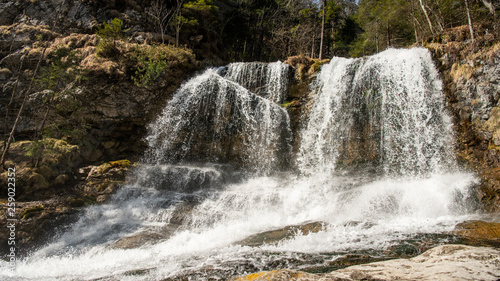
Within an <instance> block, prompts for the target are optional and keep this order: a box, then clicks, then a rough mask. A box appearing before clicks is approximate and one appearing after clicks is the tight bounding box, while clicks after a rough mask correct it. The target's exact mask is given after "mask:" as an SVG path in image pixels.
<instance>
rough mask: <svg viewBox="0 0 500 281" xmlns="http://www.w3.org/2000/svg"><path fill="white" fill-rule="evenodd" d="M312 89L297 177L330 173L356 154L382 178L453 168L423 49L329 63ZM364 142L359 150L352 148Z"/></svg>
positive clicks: (437, 91)
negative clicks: (381, 173)
mask: <svg viewBox="0 0 500 281" xmlns="http://www.w3.org/2000/svg"><path fill="white" fill-rule="evenodd" d="M314 86H315V91H316V93H317V96H316V97H315V99H314V101H313V104H312V109H311V113H310V117H309V120H308V123H307V127H306V129H305V130H303V132H302V137H301V142H302V145H301V150H300V157H299V162H300V167H301V170H302V171H304V172H308V173H314V172H315V171H317V170H318V169H320V170H322V172H326V173H327V172H331V171H334V170H335V169H336V168H337V166H338V164H339V161H340V162H341V161H345V160H346V158H355V156H356V155H357V154H361V156H362V157H365V158H366V156H367V155H368V157H369V158H372V161H374V162H375V164H376V165H378V166H379V167H380V168H381V170H382V171H384V173H385V174H394V175H423V174H426V173H432V172H440V171H441V172H445V171H447V170H450V169H452V168H454V167H453V166H454V165H455V162H454V159H453V144H454V140H453V135H452V127H451V126H452V123H451V120H450V118H449V117H448V115H447V112H446V109H445V101H444V95H443V93H442V83H441V80H440V79H439V74H438V72H437V71H436V69H435V67H434V64H433V62H432V59H431V56H430V53H429V52H428V51H427V50H426V49H411V50H395V49H390V50H387V51H385V52H383V53H381V54H378V55H375V56H372V57H369V58H367V59H345V58H333V59H332V61H331V62H330V63H329V64H328V65H326V66H324V67H323V69H322V71H321V73H320V75H319V77H318V79H317V81H316V84H315V85H314ZM364 141H366V142H367V145H366V146H365V147H357V146H355V145H354V147H353V143H356V142H358V143H362V142H364ZM353 149H354V150H357V149H359V150H361V149H362V152H360V153H359V152H357V151H352V150H353Z"/></svg>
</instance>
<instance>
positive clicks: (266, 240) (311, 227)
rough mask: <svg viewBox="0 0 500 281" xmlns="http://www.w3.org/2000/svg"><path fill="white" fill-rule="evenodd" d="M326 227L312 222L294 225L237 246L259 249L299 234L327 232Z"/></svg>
mask: <svg viewBox="0 0 500 281" xmlns="http://www.w3.org/2000/svg"><path fill="white" fill-rule="evenodd" d="M325 229H326V226H325V223H323V222H311V223H306V224H302V225H292V226H287V227H284V228H280V229H276V230H271V231H265V232H261V233H257V234H255V235H252V236H250V237H248V238H246V239H244V240H242V241H240V242H238V243H237V244H240V245H246V246H252V247H258V246H261V245H263V244H271V243H277V242H279V241H281V240H283V239H287V238H291V237H293V236H295V235H296V234H297V232H300V233H302V234H303V235H307V234H309V233H317V232H320V231H322V230H325Z"/></svg>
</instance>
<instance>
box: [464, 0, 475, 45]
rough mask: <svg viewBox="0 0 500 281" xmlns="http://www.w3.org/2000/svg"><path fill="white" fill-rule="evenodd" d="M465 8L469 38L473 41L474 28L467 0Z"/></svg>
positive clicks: (467, 0)
mask: <svg viewBox="0 0 500 281" xmlns="http://www.w3.org/2000/svg"><path fill="white" fill-rule="evenodd" d="M465 9H466V10H467V19H468V20H469V31H470V38H471V40H472V42H474V29H473V28H472V19H471V16H470V9H469V0H465Z"/></svg>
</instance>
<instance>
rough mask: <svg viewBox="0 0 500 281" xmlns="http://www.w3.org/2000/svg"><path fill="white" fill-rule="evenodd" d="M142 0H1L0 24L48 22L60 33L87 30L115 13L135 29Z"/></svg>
mask: <svg viewBox="0 0 500 281" xmlns="http://www.w3.org/2000/svg"><path fill="white" fill-rule="evenodd" d="M100 2H101V3H100ZM141 2H142V1H86V0H70V1H63V0H50V1H29V0H16V1H6V0H3V1H0V14H2V18H1V19H0V25H10V24H12V23H14V22H18V23H25V24H28V25H48V26H52V27H53V28H54V31H57V32H61V33H66V34H69V33H72V32H78V33H90V32H92V31H93V29H94V28H96V26H97V25H99V24H100V23H102V22H103V21H106V20H109V19H112V18H114V17H118V18H123V19H127V20H128V21H129V22H130V24H131V25H132V26H133V28H134V29H135V30H134V31H137V30H138V29H140V24H141V21H142V22H144V21H146V18H145V17H144V15H143V14H142V12H143V8H142V6H141V4H142V3H141Z"/></svg>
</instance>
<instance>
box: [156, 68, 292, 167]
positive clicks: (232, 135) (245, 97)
mask: <svg viewBox="0 0 500 281" xmlns="http://www.w3.org/2000/svg"><path fill="white" fill-rule="evenodd" d="M289 123H290V121H289V117H288V114H287V113H286V111H285V110H284V109H283V108H281V107H279V106H278V105H276V104H274V103H272V102H271V101H269V100H267V99H264V98H261V97H259V96H257V95H255V94H253V93H251V92H249V91H248V90H246V89H245V88H243V87H242V86H240V85H238V84H236V83H234V82H231V81H229V80H227V79H224V78H222V77H221V76H219V75H218V74H217V73H216V72H215V71H213V70H207V71H206V72H205V73H203V74H202V75H199V76H197V77H196V78H193V79H192V80H190V81H189V82H187V83H186V84H184V85H183V86H182V87H181V89H179V90H178V91H177V93H176V94H175V96H174V98H173V100H172V101H170V102H169V104H168V105H167V107H166V108H165V110H164V111H163V113H162V114H161V116H160V117H159V118H158V119H157V120H156V121H155V122H153V124H151V126H150V135H149V136H148V137H147V141H148V143H149V147H150V149H149V151H148V153H147V155H148V156H149V157H148V159H147V161H149V162H153V163H172V162H175V161H191V162H193V161H194V162H199V163H200V162H201V163H204V162H224V163H231V164H236V165H241V166H244V167H246V168H249V169H254V170H258V171H260V172H269V171H271V170H276V169H284V168H286V167H287V166H288V162H289V159H290V148H291V147H290V141H291V131H290V125H289Z"/></svg>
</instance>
